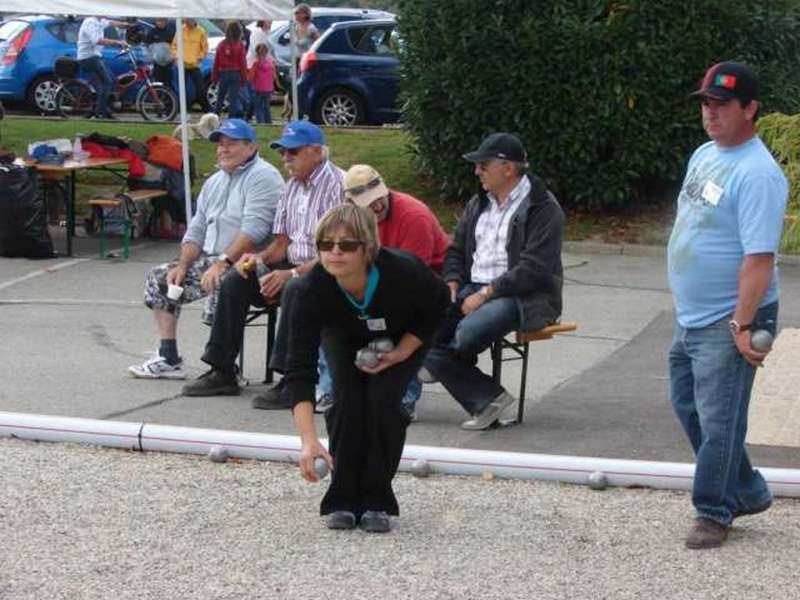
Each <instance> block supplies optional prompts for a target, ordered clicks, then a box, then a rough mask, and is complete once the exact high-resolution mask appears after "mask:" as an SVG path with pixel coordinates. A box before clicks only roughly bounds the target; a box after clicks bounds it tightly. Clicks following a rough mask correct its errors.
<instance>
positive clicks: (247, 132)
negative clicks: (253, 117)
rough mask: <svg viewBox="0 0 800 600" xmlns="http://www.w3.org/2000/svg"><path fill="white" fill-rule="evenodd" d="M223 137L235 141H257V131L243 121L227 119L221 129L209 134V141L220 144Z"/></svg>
mask: <svg viewBox="0 0 800 600" xmlns="http://www.w3.org/2000/svg"><path fill="white" fill-rule="evenodd" d="M223 135H224V136H225V137H229V138H232V139H234V140H247V141H248V142H255V141H256V130H255V129H253V128H252V127H250V125H248V124H247V123H246V122H245V121H242V120H241V119H226V120H225V121H223V122H222V125H220V127H219V129H215V130H214V131H212V132H211V133H210V134H209V136H208V139H209V140H211V141H212V142H218V141H219V138H220V137H221V136H223Z"/></svg>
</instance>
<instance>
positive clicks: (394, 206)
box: [344, 165, 450, 273]
mask: <svg viewBox="0 0 800 600" xmlns="http://www.w3.org/2000/svg"><path fill="white" fill-rule="evenodd" d="M344 196H345V199H346V200H348V201H349V202H352V203H353V204H357V205H358V206H368V207H369V208H371V209H372V211H373V212H374V213H375V217H376V218H377V219H378V233H379V235H380V241H381V246H386V247H387V248H398V249H400V250H406V251H407V252H411V253H412V254H415V255H416V256H418V257H419V258H420V259H421V260H422V262H424V263H425V264H426V265H428V266H429V267H430V268H431V269H433V270H434V271H436V272H437V273H440V272H441V270H442V264H443V263H444V255H445V253H446V252H447V247H448V246H449V245H450V240H449V238H448V237H447V234H446V233H445V232H444V230H443V229H442V226H441V225H440V224H439V220H438V219H437V218H436V215H434V214H433V212H432V211H431V209H430V208H428V206H427V205H426V204H424V203H422V202H420V201H419V200H417V199H416V198H414V197H413V196H409V195H408V194H403V193H402V192H397V191H395V190H390V189H389V188H387V187H386V184H385V183H384V182H383V178H382V177H381V175H380V173H378V172H377V171H376V170H375V169H373V168H372V167H370V166H369V165H353V166H352V167H350V170H349V171H348V172H347V174H346V175H345V176H344Z"/></svg>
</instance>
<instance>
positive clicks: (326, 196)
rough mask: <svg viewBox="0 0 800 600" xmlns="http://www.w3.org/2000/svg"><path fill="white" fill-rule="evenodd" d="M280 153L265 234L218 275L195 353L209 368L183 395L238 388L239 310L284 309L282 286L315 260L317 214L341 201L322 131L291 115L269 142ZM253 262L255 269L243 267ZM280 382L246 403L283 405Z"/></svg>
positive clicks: (337, 172)
mask: <svg viewBox="0 0 800 600" xmlns="http://www.w3.org/2000/svg"><path fill="white" fill-rule="evenodd" d="M270 147H271V148H273V149H275V150H277V151H278V152H279V153H280V154H281V157H282V158H283V164H284V167H285V168H286V171H287V172H288V173H289V175H290V176H291V177H290V179H289V181H288V182H287V185H286V189H285V190H284V193H283V194H282V196H281V198H280V200H279V201H278V206H277V209H276V212H275V221H274V223H273V226H272V233H273V235H274V237H273V239H272V241H271V242H270V243H269V245H268V246H267V247H266V248H265V249H264V251H263V252H260V253H243V254H241V255H240V256H239V259H238V261H237V262H236V264H235V267H236V269H235V270H236V272H235V273H234V272H232V273H231V274H230V275H229V276H227V277H225V279H224V280H223V282H222V287H221V289H220V294H219V302H218V304H217V310H216V317H215V319H214V324H213V326H212V327H211V336H210V337H209V340H208V343H207V344H206V349H205V353H204V354H203V357H202V359H203V361H204V362H206V363H208V364H209V365H210V366H211V371H209V372H208V373H207V374H205V375H203V376H201V377H200V378H199V379H198V380H196V381H194V382H192V383H191V384H189V385H187V386H184V389H183V393H184V394H185V395H188V396H216V395H229V394H238V393H239V387H238V385H237V382H236V378H235V377H233V376H231V374H232V373H234V365H235V362H236V357H237V356H238V353H239V348H240V347H241V342H242V337H243V336H244V326H245V320H246V317H247V312H248V311H249V309H250V306H251V305H254V306H266V305H268V304H275V303H278V302H280V303H281V321H282V320H283V319H284V316H283V315H284V314H285V313H286V312H287V311H288V309H289V304H290V303H289V302H288V301H287V292H286V290H285V288H289V287H291V286H290V285H287V284H290V283H291V282H292V281H293V280H294V279H296V278H298V277H300V276H301V275H303V274H304V273H306V272H308V271H309V270H311V268H312V267H313V266H314V265H315V264H316V261H317V259H316V246H315V238H314V236H315V233H316V228H317V222H318V221H319V220H320V218H321V217H322V215H324V214H325V213H326V212H327V211H328V210H329V209H330V208H332V207H334V206H336V205H338V204H341V203H342V202H344V191H343V181H344V171H342V170H341V169H340V168H339V167H337V166H336V165H334V164H333V163H332V162H331V161H330V160H329V159H328V148H327V147H326V146H325V135H324V134H323V133H322V130H321V129H320V128H319V127H317V126H316V125H314V124H312V123H309V122H308V121H291V122H289V123H287V124H286V126H285V127H284V128H283V135H282V136H281V137H280V139H277V140H275V141H274V142H272V143H271V144H270ZM253 263H255V265H256V269H251V268H249V267H250V265H252V264H253ZM281 321H279V323H278V333H277V336H276V339H275V347H274V351H273V353H272V358H271V362H270V367H272V368H273V369H275V370H277V371H279V372H283V371H284V365H283V361H284V360H285V357H286V354H287V352H286V351H287V347H288V339H287V336H286V328H285V327H282V326H281ZM282 390H283V384H282V383H281V382H279V383H278V384H277V385H276V386H274V387H272V388H270V389H269V390H267V393H266V394H264V395H259V396H256V397H255V398H253V407H254V408H262V409H277V408H290V407H291V405H292V403H291V400H289V399H287V398H284V396H283V394H282Z"/></svg>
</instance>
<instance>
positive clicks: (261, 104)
mask: <svg viewBox="0 0 800 600" xmlns="http://www.w3.org/2000/svg"><path fill="white" fill-rule="evenodd" d="M253 95H254V104H255V113H256V123H272V114H271V113H270V112H269V104H270V97H271V96H272V94H271V93H270V92H254V94H253Z"/></svg>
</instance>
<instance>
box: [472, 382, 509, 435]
mask: <svg viewBox="0 0 800 600" xmlns="http://www.w3.org/2000/svg"><path fill="white" fill-rule="evenodd" d="M512 404H514V396H512V395H511V394H509V393H508V392H506V391H504V392H503V393H501V394H500V395H499V396H497V397H496V398H495V399H494V400H492V402H491V404H489V406H487V407H486V408H484V409H483V410H482V411H481V412H479V413H478V414H476V415H474V416H473V417H472V418H471V419H469V420H468V421H464V422H463V423H462V424H461V429H468V430H470V431H479V430H481V429H487V428H489V427H490V426H491V424H492V423H494V422H495V421H497V419H499V418H500V414H501V413H502V412H503V411H504V410H505V409H506V408H508V407H509V406H511V405H512Z"/></svg>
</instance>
